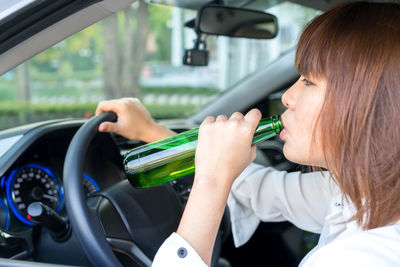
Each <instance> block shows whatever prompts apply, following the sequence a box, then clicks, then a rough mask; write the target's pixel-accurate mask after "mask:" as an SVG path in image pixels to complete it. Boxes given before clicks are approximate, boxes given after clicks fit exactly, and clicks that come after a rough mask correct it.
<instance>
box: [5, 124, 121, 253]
mask: <svg viewBox="0 0 400 267" xmlns="http://www.w3.org/2000/svg"><path fill="white" fill-rule="evenodd" d="M82 123H83V122H82V121H76V120H75V121H73V120H71V121H59V122H52V123H48V124H46V123H43V124H40V125H34V126H32V127H29V126H28V127H26V128H25V129H22V130H18V129H17V130H15V131H14V132H13V131H11V132H10V131H8V132H6V133H4V132H0V140H3V141H4V140H11V139H13V137H14V139H13V140H17V141H15V142H14V143H13V144H12V145H11V146H10V145H9V147H8V150H7V151H6V152H3V154H2V155H1V156H0V171H1V172H0V173H1V175H0V234H1V235H0V257H15V256H16V255H19V254H20V253H21V252H25V254H27V253H29V251H32V250H33V249H32V247H31V248H29V246H33V243H34V242H35V232H37V231H40V226H39V225H37V223H36V222H35V221H34V220H33V219H32V218H31V216H30V215H29V214H28V211H27V210H28V207H29V205H30V204H31V203H33V202H41V203H43V204H45V205H47V206H48V207H50V208H51V209H52V210H54V211H55V212H56V213H58V214H59V215H61V216H62V217H65V218H67V213H66V209H65V201H64V190H63V181H64V179H65V178H64V177H63V165H64V158H65V155H66V152H67V149H68V145H69V143H70V141H71V139H72V137H73V135H74V134H75V132H76V131H77V130H78V129H79V127H80V125H82ZM1 133H3V134H1ZM1 137H3V138H1ZM15 137H19V138H15ZM4 146H6V145H5V144H4V142H3V143H2V142H0V147H3V150H4ZM82 178H83V179H82V187H83V188H84V192H85V194H86V196H89V195H90V194H92V193H94V192H96V191H98V190H101V189H103V188H106V187H108V186H110V185H112V184H115V183H117V182H119V181H121V180H122V179H124V178H125V173H124V171H123V165H122V156H121V154H120V150H119V149H118V147H117V145H116V144H115V141H114V139H113V138H112V136H111V135H110V134H104V133H103V134H98V135H97V136H96V137H95V139H94V140H93V142H92V143H91V144H90V147H89V150H88V155H87V156H86V161H85V163H84V173H83V177H82ZM15 240H19V241H18V242H16V241H15ZM30 240H32V242H33V243H32V242H30ZM15 243H19V244H20V245H15ZM29 243H32V244H29Z"/></svg>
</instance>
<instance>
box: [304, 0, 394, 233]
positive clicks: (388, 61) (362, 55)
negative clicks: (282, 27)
mask: <svg viewBox="0 0 400 267" xmlns="http://www.w3.org/2000/svg"><path fill="white" fill-rule="evenodd" d="M296 67H297V69H298V71H299V73H301V74H302V75H305V76H306V77H307V76H311V77H313V76H314V77H323V78H325V79H326V81H327V88H326V93H325V98H324V103H323V105H322V109H321V112H320V114H319V117H318V127H319V128H318V131H320V134H321V138H322V143H323V144H322V146H323V151H324V155H325V159H326V162H327V164H328V169H329V170H330V172H331V175H332V176H333V178H334V179H335V180H336V182H337V183H338V185H339V187H340V189H341V190H342V192H343V194H344V196H345V197H346V198H350V200H351V201H352V202H353V204H354V206H355V208H356V214H355V215H354V216H353V217H352V218H351V220H356V221H357V223H358V224H359V225H360V226H362V228H363V229H371V228H375V227H379V226H384V225H388V224H391V223H394V222H395V221H397V220H399V219H400V5H398V4H394V3H380V4H378V3H366V2H357V3H350V4H344V5H340V6H337V7H336V8H334V9H332V10H330V11H328V12H326V13H324V14H322V15H321V16H319V17H317V18H316V19H314V20H313V21H312V22H311V23H310V24H309V25H308V26H307V27H306V29H305V30H304V32H303V34H302V35H301V37H300V40H299V43H298V47H297V51H296ZM314 136H315V134H314Z"/></svg>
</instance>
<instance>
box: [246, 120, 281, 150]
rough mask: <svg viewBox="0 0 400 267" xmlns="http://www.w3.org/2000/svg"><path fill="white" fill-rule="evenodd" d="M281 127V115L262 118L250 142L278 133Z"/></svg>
mask: <svg viewBox="0 0 400 267" xmlns="http://www.w3.org/2000/svg"><path fill="white" fill-rule="evenodd" d="M282 129H283V125H282V121H281V117H280V116H279V115H274V116H272V117H269V118H265V119H262V120H261V121H260V123H259V124H258V126H257V129H256V131H255V133H254V137H253V141H252V144H253V145H254V144H257V143H259V142H261V141H264V140H266V139H268V138H271V137H273V136H275V135H278V134H279V133H280V132H281V131H282Z"/></svg>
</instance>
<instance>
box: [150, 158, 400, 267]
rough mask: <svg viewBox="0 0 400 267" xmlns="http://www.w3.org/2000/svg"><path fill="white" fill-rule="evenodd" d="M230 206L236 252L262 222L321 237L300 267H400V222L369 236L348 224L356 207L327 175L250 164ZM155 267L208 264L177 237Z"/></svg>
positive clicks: (232, 194) (163, 250)
mask: <svg viewBox="0 0 400 267" xmlns="http://www.w3.org/2000/svg"><path fill="white" fill-rule="evenodd" d="M399 193H400V192H399ZM228 206H229V210H230V217H231V224H232V235H233V240H234V243H235V246H236V247H238V246H241V245H243V244H245V243H246V242H247V241H248V240H249V239H250V237H251V236H252V235H253V233H254V232H255V230H256V228H257V227H258V224H259V223H260V221H268V222H279V221H290V222H291V223H293V224H294V225H296V226H297V227H298V228H300V229H303V230H306V231H310V232H314V233H320V234H321V235H320V239H319V242H318V245H317V246H316V247H315V248H314V249H313V250H312V251H310V252H309V253H308V254H307V255H306V257H305V258H304V259H303V260H302V262H301V263H300V266H302V267H316V266H327V267H329V266H341V267H342V266H365V267H368V266H371V267H372V266H373V267H376V266H379V267H386V266H400V222H398V223H396V224H393V225H389V226H385V227H379V228H375V229H372V230H367V231H364V230H362V229H361V228H360V227H359V226H358V225H357V224H356V223H355V222H354V221H353V222H350V223H345V222H346V221H347V220H348V219H349V218H350V217H351V216H352V215H353V214H354V213H355V209H354V206H353V205H352V204H351V203H350V202H349V201H346V200H345V199H344V198H343V196H342V194H341V192H340V190H339V188H338V187H337V185H336V184H335V183H334V182H333V180H332V179H331V178H330V177H329V174H328V173H327V172H325V173H321V172H314V173H301V172H292V173H288V172H285V171H277V170H275V169H273V168H270V167H268V168H266V167H263V166H261V165H257V164H254V163H252V164H250V165H249V166H248V167H247V168H246V169H245V170H244V171H243V172H242V173H241V175H240V176H239V177H238V178H237V179H236V180H235V182H234V183H233V186H232V189H231V192H230V195H229V197H228ZM266 260H267V259H266ZM152 266H153V267H161V266H175V267H184V266H193V267H203V266H207V265H206V264H205V263H204V262H203V261H202V259H201V258H200V256H199V255H198V254H197V253H196V251H195V250H194V249H193V248H192V247H191V246H190V244H189V243H187V242H186V241H185V240H184V239H183V238H182V237H180V236H179V235H178V234H176V233H173V234H172V235H171V236H170V237H169V238H168V239H167V240H166V241H165V242H164V243H163V245H162V246H161V247H160V249H159V250H158V252H157V254H156V256H155V258H154V261H153V265H152Z"/></svg>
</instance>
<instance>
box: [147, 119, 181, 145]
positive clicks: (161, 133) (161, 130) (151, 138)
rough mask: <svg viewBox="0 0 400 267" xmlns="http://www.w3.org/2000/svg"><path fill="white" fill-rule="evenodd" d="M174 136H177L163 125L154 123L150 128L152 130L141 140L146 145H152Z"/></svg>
mask: <svg viewBox="0 0 400 267" xmlns="http://www.w3.org/2000/svg"><path fill="white" fill-rule="evenodd" d="M173 135H176V132H174V131H172V130H170V129H168V128H167V127H165V126H164V125H162V124H159V123H153V124H152V126H151V127H150V130H149V131H148V132H147V133H146V135H145V136H143V137H142V138H141V139H142V140H141V141H143V142H145V143H151V142H155V141H157V140H161V139H164V138H167V137H170V136H173Z"/></svg>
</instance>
